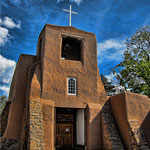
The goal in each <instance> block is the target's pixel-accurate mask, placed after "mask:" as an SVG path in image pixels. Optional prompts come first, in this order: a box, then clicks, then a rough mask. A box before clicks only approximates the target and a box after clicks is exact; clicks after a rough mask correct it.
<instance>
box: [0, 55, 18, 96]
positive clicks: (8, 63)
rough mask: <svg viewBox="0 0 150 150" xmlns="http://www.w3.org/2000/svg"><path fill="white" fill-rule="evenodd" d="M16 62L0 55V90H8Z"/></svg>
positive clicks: (6, 91)
mask: <svg viewBox="0 0 150 150" xmlns="http://www.w3.org/2000/svg"><path fill="white" fill-rule="evenodd" d="M15 66H16V62H15V61H13V60H10V59H7V58H4V57H3V56H2V55H0V83H2V84H3V85H0V90H2V91H4V92H5V93H6V94H8V92H9V86H10V83H11V79H12V76H13V73H14V69H15Z"/></svg>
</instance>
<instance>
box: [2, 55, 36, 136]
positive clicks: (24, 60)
mask: <svg viewBox="0 0 150 150" xmlns="http://www.w3.org/2000/svg"><path fill="white" fill-rule="evenodd" d="M35 60H36V57H35V56H31V55H20V57H19V60H18V63H17V66H16V69H15V73H14V77H13V81H12V84H11V88H10V94H9V101H12V102H11V105H10V110H9V116H8V123H7V127H6V130H5V133H4V137H5V138H10V139H19V138H20V135H21V129H22V118H23V113H24V108H25V99H26V88H27V80H28V67H29V66H30V65H31V64H32V63H34V61H35Z"/></svg>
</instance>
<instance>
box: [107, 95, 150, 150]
mask: <svg viewBox="0 0 150 150" xmlns="http://www.w3.org/2000/svg"><path fill="white" fill-rule="evenodd" d="M110 100H111V106H112V110H113V114H114V117H115V119H116V122H117V126H118V128H119V130H120V133H121V137H122V139H123V141H124V144H125V146H126V148H127V149H130V147H131V146H132V144H133V143H132V142H131V139H133V138H134V140H136V137H131V136H132V135H131V132H133V134H134V130H135V129H137V128H140V125H142V123H143V121H144V119H145V118H146V116H147V115H148V112H149V109H150V100H149V99H148V97H147V96H144V95H139V94H135V93H129V92H126V93H122V94H119V95H116V96H112V97H110ZM147 130H149V129H148V128H147ZM137 144H138V143H137Z"/></svg>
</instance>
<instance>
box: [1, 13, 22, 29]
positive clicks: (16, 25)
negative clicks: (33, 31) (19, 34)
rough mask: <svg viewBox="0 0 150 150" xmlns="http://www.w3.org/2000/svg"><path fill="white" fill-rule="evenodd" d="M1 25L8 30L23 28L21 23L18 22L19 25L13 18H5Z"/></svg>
mask: <svg viewBox="0 0 150 150" xmlns="http://www.w3.org/2000/svg"><path fill="white" fill-rule="evenodd" d="M0 25H3V26H5V27H7V28H11V29H12V28H20V27H21V21H18V23H15V22H14V21H13V20H12V19H11V18H9V17H7V16H6V17H4V19H3V20H2V19H0Z"/></svg>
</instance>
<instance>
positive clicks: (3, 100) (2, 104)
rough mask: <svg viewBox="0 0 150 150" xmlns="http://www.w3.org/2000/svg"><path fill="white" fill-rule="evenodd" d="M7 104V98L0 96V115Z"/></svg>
mask: <svg viewBox="0 0 150 150" xmlns="http://www.w3.org/2000/svg"><path fill="white" fill-rule="evenodd" d="M6 102H7V96H4V95H3V96H0V114H1V113H2V111H3V109H4V107H5V104H6Z"/></svg>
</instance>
